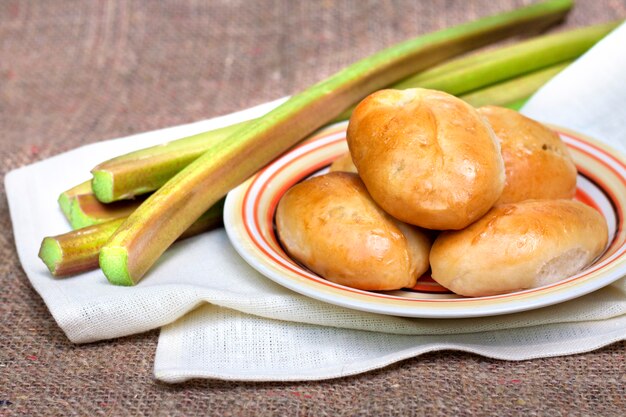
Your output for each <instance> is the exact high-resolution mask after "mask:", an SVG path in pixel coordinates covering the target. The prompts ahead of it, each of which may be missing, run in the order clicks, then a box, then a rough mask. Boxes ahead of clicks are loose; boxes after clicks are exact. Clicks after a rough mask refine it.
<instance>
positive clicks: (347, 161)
mask: <svg viewBox="0 0 626 417" xmlns="http://www.w3.org/2000/svg"><path fill="white" fill-rule="evenodd" d="M336 171H339V172H353V173H355V174H356V173H357V171H356V167H355V166H354V162H352V157H351V156H350V152H346V153H344V154H343V155H341V156H340V157H339V158H337V159H335V160H334V161H333V163H332V164H330V172H336Z"/></svg>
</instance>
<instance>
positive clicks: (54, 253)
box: [39, 237, 63, 276]
mask: <svg viewBox="0 0 626 417" xmlns="http://www.w3.org/2000/svg"><path fill="white" fill-rule="evenodd" d="M39 258H40V259H41V260H42V261H43V263H44V264H46V266H47V267H48V269H49V270H50V273H51V274H52V275H55V276H56V269H57V266H58V265H59V262H61V260H62V259H63V251H62V250H61V245H59V242H57V241H56V239H54V238H51V237H46V238H44V239H43V241H42V242H41V247H40V248H39Z"/></svg>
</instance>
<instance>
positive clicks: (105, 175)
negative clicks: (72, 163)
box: [91, 170, 114, 203]
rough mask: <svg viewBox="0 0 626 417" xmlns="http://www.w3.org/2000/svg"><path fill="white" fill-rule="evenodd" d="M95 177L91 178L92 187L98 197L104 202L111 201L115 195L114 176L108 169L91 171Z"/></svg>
mask: <svg viewBox="0 0 626 417" xmlns="http://www.w3.org/2000/svg"><path fill="white" fill-rule="evenodd" d="M91 173H92V174H93V179H92V180H91V188H92V189H93V193H94V194H95V195H96V198H97V199H98V200H100V201H101V202H103V203H110V202H112V201H113V200H114V197H113V176H112V175H111V173H110V172H108V171H97V170H94V171H92V172H91Z"/></svg>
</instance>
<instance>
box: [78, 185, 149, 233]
mask: <svg viewBox="0 0 626 417" xmlns="http://www.w3.org/2000/svg"><path fill="white" fill-rule="evenodd" d="M145 199H146V197H144V196H139V197H137V198H135V199H134V200H120V201H114V202H113V203H110V204H103V203H101V202H100V201H99V200H98V199H97V198H96V196H95V195H94V194H93V193H89V194H79V195H77V196H75V197H74V198H73V200H72V204H71V207H70V212H69V222H70V225H71V226H72V229H81V228H83V227H87V226H93V225H95V224H100V223H104V222H107V221H109V220H113V219H119V218H120V217H128V216H129V215H130V214H131V213H132V212H133V211H135V210H136V209H137V207H139V205H140V204H141V203H142V202H143V201H144V200H145Z"/></svg>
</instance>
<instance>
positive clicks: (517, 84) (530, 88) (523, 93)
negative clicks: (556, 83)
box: [460, 62, 571, 108]
mask: <svg viewBox="0 0 626 417" xmlns="http://www.w3.org/2000/svg"><path fill="white" fill-rule="evenodd" d="M570 63H571V62H563V63H560V64H557V65H553V66H551V67H548V68H544V69H541V70H539V71H535V72H532V73H530V74H527V75H524V76H522V77H518V78H515V79H513V80H509V81H504V82H502V83H498V84H496V85H493V86H490V87H487V88H483V89H481V90H478V91H475V92H472V93H469V94H464V95H462V96H460V98H462V99H463V100H465V101H466V102H468V103H469V104H471V105H472V106H474V107H481V106H486V105H493V106H510V105H515V106H519V104H520V103H519V102H520V100H525V99H526V98H528V97H529V96H531V95H532V94H534V93H535V91H537V90H538V89H539V88H540V87H541V86H542V85H544V84H545V83H547V82H548V81H549V80H550V79H551V78H552V77H554V76H555V75H557V74H558V73H559V72H561V71H562V70H563V69H565V68H566V67H567V66H568V65H569V64H570ZM518 108H519V107H518Z"/></svg>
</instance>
